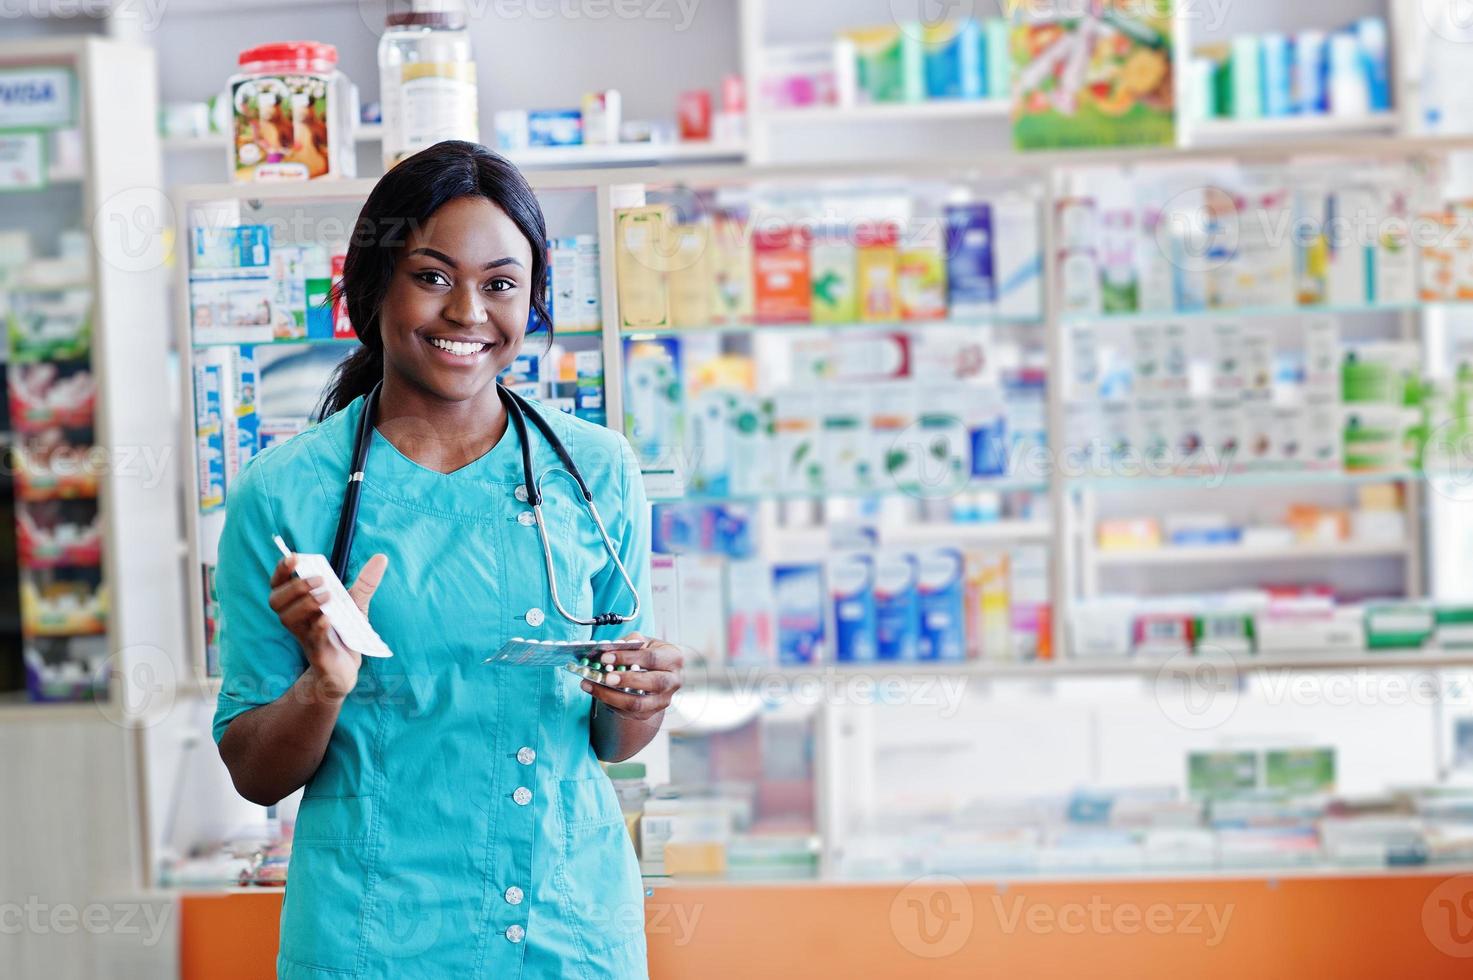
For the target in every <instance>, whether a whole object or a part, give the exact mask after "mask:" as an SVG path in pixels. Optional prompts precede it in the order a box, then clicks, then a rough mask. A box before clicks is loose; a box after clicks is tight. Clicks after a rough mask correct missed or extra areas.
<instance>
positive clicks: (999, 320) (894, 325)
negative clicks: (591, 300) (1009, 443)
mask: <svg viewBox="0 0 1473 980" xmlns="http://www.w3.org/2000/svg"><path fill="white" fill-rule="evenodd" d="M1042 325H1043V317H1042V316H1041V315H1040V316H1027V317H1007V316H981V317H972V316H956V317H943V318H941V319H936V320H865V321H855V322H848V323H708V324H698V325H694V326H678V327H673V326H672V327H655V328H650V327H624V328H622V329H621V330H620V331H619V333H620V335H622V336H625V337H678V336H681V335H701V334H715V335H718V336H746V335H748V334H751V335H760V334H767V335H783V336H801V335H803V334H812V333H830V332H840V331H842V332H845V333H848V332H852V331H869V332H879V333H895V332H896V331H903V330H933V329H947V328H950V329H964V330H966V329H978V328H986V327H1041V326H1042Z"/></svg>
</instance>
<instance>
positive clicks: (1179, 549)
mask: <svg viewBox="0 0 1473 980" xmlns="http://www.w3.org/2000/svg"><path fill="white" fill-rule="evenodd" d="M1410 547H1411V546H1410V545H1409V544H1408V543H1407V542H1405V541H1333V542H1323V543H1315V544H1290V545H1282V546H1276V547H1262V546H1256V545H1241V544H1224V545H1189V546H1188V545H1175V546H1173V545H1166V546H1162V547H1160V548H1129V549H1126V548H1120V549H1101V550H1100V551H1098V552H1096V553H1095V556H1094V561H1095V564H1097V565H1131V566H1164V565H1199V564H1205V563H1211V562H1250V563H1251V562H1270V561H1271V562H1278V561H1297V560H1304V559H1313V560H1319V561H1338V560H1340V559H1346V558H1391V557H1396V558H1404V557H1406V555H1407V553H1408V552H1409V551H1410Z"/></svg>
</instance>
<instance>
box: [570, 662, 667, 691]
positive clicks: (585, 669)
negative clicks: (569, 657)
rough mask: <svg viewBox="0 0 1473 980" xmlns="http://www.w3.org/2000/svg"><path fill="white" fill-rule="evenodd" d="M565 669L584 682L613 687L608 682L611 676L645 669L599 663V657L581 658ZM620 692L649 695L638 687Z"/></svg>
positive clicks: (626, 688)
mask: <svg viewBox="0 0 1473 980" xmlns="http://www.w3.org/2000/svg"><path fill="white" fill-rule="evenodd" d="M565 669H566V670H568V671H570V672H571V673H574V674H577V675H578V676H579V677H582V678H583V679H584V680H588V681H592V682H593V683H595V684H605V685H608V686H610V687H613V686H614V685H613V684H610V683H609V680H608V675H609V674H618V673H624V672H628V671H637V670H642V669H643V668H640V667H633V666H630V665H628V664H618V665H615V664H604V663H599V661H598V658H597V657H579V658H578V659H577V660H575V661H574V662H573V663H570V664H567V665H566V667H565ZM618 690H620V691H623V692H624V693H625V694H645V693H648V692H646V691H641V690H640V689H639V688H637V687H621V688H618Z"/></svg>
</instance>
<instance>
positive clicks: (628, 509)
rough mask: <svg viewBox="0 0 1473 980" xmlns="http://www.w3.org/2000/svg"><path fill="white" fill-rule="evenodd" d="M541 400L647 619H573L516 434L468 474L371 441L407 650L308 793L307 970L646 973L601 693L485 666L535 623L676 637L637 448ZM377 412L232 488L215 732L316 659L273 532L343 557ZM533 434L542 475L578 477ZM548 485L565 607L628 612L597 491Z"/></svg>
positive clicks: (373, 538) (377, 511) (288, 445)
mask: <svg viewBox="0 0 1473 980" xmlns="http://www.w3.org/2000/svg"><path fill="white" fill-rule="evenodd" d="M535 407H536V410H537V411H538V412H540V413H541V415H542V416H543V417H544V418H545V419H547V420H548V422H549V423H551V425H552V426H553V428H554V431H555V432H557V433H558V435H559V436H560V437H561V439H562V440H563V443H564V444H565V445H566V446H567V448H568V452H569V454H570V455H571V456H572V458H573V460H574V462H576V463H577V464H578V467H579V469H580V470H581V471H582V473H583V476H584V479H585V480H586V481H587V483H588V486H589V489H590V490H592V491H593V494H594V500H595V502H596V503H597V505H598V508H599V512H600V513H601V514H602V515H603V518H604V520H605V521H606V522H607V524H608V530H609V535H610V537H611V538H612V539H613V541H614V544H615V547H616V549H617V550H618V553H619V556H620V558H621V559H622V560H623V562H624V564H625V566H626V567H627V568H628V570H629V574H630V577H631V578H632V579H633V580H634V584H635V588H636V589H637V590H638V592H639V596H640V615H639V617H638V618H637V619H635V620H633V621H632V622H629V623H627V624H624V625H620V626H610V627H603V626H601V627H597V628H589V627H586V626H576V625H574V624H572V623H570V622H568V621H567V620H566V619H564V618H563V617H562V616H561V615H559V614H558V612H557V610H556V608H555V607H554V606H553V602H552V594H551V592H550V591H549V589H548V584H547V573H546V571H545V569H544V565H543V557H542V548H541V543H540V541H539V538H538V534H537V528H536V525H535V524H534V523H533V522H532V520H531V516H532V515H531V507H530V506H529V505H528V504H526V503H525V502H523V501H522V500H521V499H520V496H522V495H521V494H520V493H519V490H520V488H521V486H522V480H523V471H522V457H521V447H520V442H519V440H518V438H517V435H516V430H515V429H514V428H513V427H511V426H510V425H509V426H508V427H507V430H506V433H505V434H504V435H503V436H502V438H501V439H500V440H499V441H498V442H497V444H496V445H495V446H494V447H493V448H492V449H491V450H490V451H489V452H488V453H486V454H485V455H484V456H482V457H481V458H480V459H477V460H475V461H474V462H472V463H470V464H468V465H466V466H465V467H463V468H461V469H459V470H456V471H455V472H453V473H438V472H435V471H433V470H430V469H426V468H425V467H423V466H420V465H419V464H417V463H415V462H413V461H412V460H410V459H409V458H408V457H406V456H404V455H403V454H401V453H400V452H399V451H398V450H396V449H395V448H394V446H393V445H392V444H391V443H389V442H388V441H387V440H386V439H384V438H383V436H381V435H379V434H378V433H377V432H375V433H374V434H373V443H372V446H371V447H370V450H369V454H368V465H367V471H366V474H365V477H364V483H363V496H362V503H361V505H360V509H359V512H358V523H357V528H358V531H357V538H356V540H355V542H354V546H353V553H352V555H350V556H349V562H348V578H347V582H346V584H349V585H351V584H352V581H353V579H354V578H356V577H357V575H358V572H359V570H360V569H361V568H362V567H363V565H364V563H365V562H366V561H367V560H368V559H369V558H370V557H371V556H372V555H374V554H376V553H379V552H382V553H384V554H386V555H388V557H389V567H388V571H387V573H386V574H385V576H384V579H383V582H382V583H381V584H380V586H379V589H378V592H377V593H376V594H375V595H374V598H373V602H372V605H371V607H370V611H369V619H370V621H371V622H372V623H373V626H374V628H375V629H376V630H377V631H378V633H379V635H380V636H382V637H383V639H384V641H385V642H386V643H387V644H388V646H389V648H390V649H391V650H393V652H394V656H393V657H391V658H387V659H375V658H368V657H365V658H364V659H363V665H362V668H361V670H360V673H359V677H358V686H357V689H356V690H355V691H354V692H353V693H352V694H351V695H349V697H348V699H347V700H346V701H345V703H344V704H343V707H342V713H341V716H340V717H339V719H338V723H337V727H336V728H335V729H334V730H333V733H332V737H331V740H330V742H329V743H328V747H327V754H326V756H325V757H324V758H323V760H322V765H321V766H320V767H319V768H318V770H317V772H316V774H314V775H313V777H312V779H311V781H310V782H309V783H308V784H307V787H306V792H305V794H304V797H303V800H302V805H301V810H300V811H299V813H298V815H297V822H296V831H295V837H294V841H293V846H292V858H291V867H290V872H289V875H288V881H287V887H286V898H285V902H284V904H283V907H282V914H281V946H280V953H279V957H278V961H277V971H278V975H279V976H280V977H282V978H286V980H308V978H311V980H343V978H346V977H365V978H383V980H415V978H420V977H424V978H435V980H446V978H455V980H471V978H487V980H492V978H494V980H512V978H517V977H526V978H534V977H579V978H594V977H600V978H602V977H619V978H626V977H645V976H647V967H646V956H645V938H644V894H643V889H642V885H641V882H640V876H639V867H638V863H637V861H636V859H635V856H634V850H633V846H632V844H631V842H630V840H629V835H628V833H627V832H626V830H625V826H624V821H623V818H622V815H621V814H620V811H619V804H618V800H617V798H616V796H615V794H614V790H613V787H612V785H611V783H610V782H609V780H608V778H607V777H606V776H605V775H604V773H603V771H602V770H601V769H600V767H599V764H598V760H597V759H596V758H595V756H594V754H593V749H592V747H591V746H590V744H589V713H590V710H591V707H592V704H593V700H592V698H591V696H590V695H588V694H586V693H584V692H583V691H582V690H581V689H580V688H579V684H580V683H581V679H580V678H579V677H577V676H575V675H573V674H572V673H570V672H568V671H566V670H563V669H561V668H556V667H536V668H531V667H504V666H491V665H486V664H483V663H482V661H483V660H485V659H486V657H488V656H489V655H490V654H491V653H493V652H494V651H495V650H497V649H498V648H499V647H500V646H501V645H502V643H503V642H504V641H506V640H507V639H508V638H510V637H513V636H525V637H534V638H539V639H586V638H588V637H589V636H590V635H591V636H594V637H598V638H609V639H612V638H615V637H618V636H622V635H623V634H625V633H628V632H631V631H638V632H641V633H644V634H646V635H651V636H653V635H655V628H654V622H653V615H652V602H651V599H650V561H649V549H650V535H649V516H648V508H647V505H646V499H645V493H644V485H643V482H642V481H641V478H640V474H639V468H638V465H637V463H636V461H635V458H634V454H633V452H632V450H631V449H630V447H629V443H628V442H627V441H626V440H625V439H624V437H623V436H621V435H619V434H618V433H616V432H613V431H612V430H609V429H605V428H602V427H600V426H597V425H593V424H590V423H587V422H583V421H581V420H578V419H574V418H572V417H571V416H568V415H566V414H564V413H562V412H558V411H554V410H552V409H549V408H546V407H543V406H540V405H538V406H535ZM362 411H363V399H362V398H359V399H358V400H356V401H354V402H353V403H352V404H350V405H349V406H348V407H347V408H345V409H344V410H342V411H340V412H338V413H337V414H336V415H333V416H332V417H330V418H328V419H326V420H324V421H323V422H321V423H319V424H318V425H315V426H313V427H312V428H310V429H308V430H307V431H305V432H303V433H301V434H300V435H298V436H296V437H295V438H293V439H290V440H288V441H287V442H285V443H283V444H281V445H278V446H273V447H271V448H269V449H267V450H266V451H264V452H262V453H261V454H260V455H259V456H257V457H256V458H255V459H253V460H252V461H251V462H250V464H249V465H247V466H246V467H245V468H244V469H242V471H241V474H240V476H239V478H238V479H237V480H236V481H235V482H234V483H232V485H231V487H230V500H229V509H228V511H227V516H226V520H225V530H224V534H223V536H222V538H221V540H220V560H219V570H218V578H217V582H218V588H219V596H220V620H221V622H220V664H221V670H222V673H223V675H224V676H223V680H222V684H221V690H220V697H219V703H218V705H217V707H216V712H215V725H214V736H215V739H216V741H219V739H220V738H221V737H222V736H223V735H224V733H225V729H226V727H227V726H228V725H229V723H230V721H231V719H233V718H235V717H236V716H237V715H239V714H241V713H242V712H245V711H249V710H250V709H251V708H254V707H256V706H258V705H263V704H268V703H270V702H271V701H274V700H276V699H277V698H278V697H280V696H281V695H282V694H283V693H285V692H286V690H287V689H288V688H289V687H291V685H292V684H293V683H294V682H295V681H296V679H297V678H298V677H299V676H300V675H301V673H302V672H303V671H304V670H305V669H306V659H305V657H304V655H303V653H302V649H301V646H300V645H299V644H298V643H297V641H296V639H295V638H294V637H293V636H292V635H291V634H290V633H289V632H288V631H287V630H286V628H285V627H283V626H282V625H281V622H280V620H278V619H277V616H276V614H275V613H274V612H273V611H272V610H271V608H270V606H269V605H268V603H267V599H268V594H269V591H270V588H269V582H270V578H271V574H272V571H273V569H274V568H275V566H276V564H277V562H278V561H279V560H280V558H281V555H280V553H279V552H278V551H277V549H276V548H275V546H274V545H273V544H272V540H271V538H272V535H273V534H281V535H282V537H283V538H285V539H286V542H287V544H288V545H289V546H290V547H292V548H293V549H294V550H296V551H301V552H320V553H323V554H326V553H327V552H328V551H329V550H330V549H331V545H332V540H333V534H334V532H335V530H336V527H337V520H338V512H339V510H340V508H341V502H342V498H343V490H344V487H345V485H346V482H347V478H348V471H349V462H348V461H349V454H350V453H351V450H352V444H353V438H354V434H355V433H356V432H357V429H358V422H359V419H360V417H361V414H362ZM528 428H529V435H528V438H529V439H530V440H531V442H532V459H533V467H534V472H535V473H536V474H537V476H539V477H541V476H542V475H543V474H544V473H546V472H547V471H549V470H554V469H561V463H560V462H559V461H558V459H557V458H556V455H555V454H554V453H553V451H552V449H551V447H550V446H548V444H547V442H546V441H545V440H544V439H542V438H541V436H540V435H539V434H538V433H537V431H536V429H535V428H533V427H532V426H531V425H530V423H529V427H528ZM542 492H543V495H544V503H543V516H544V518H545V520H546V522H547V534H548V538H549V541H550V543H551V545H552V551H553V559H554V565H555V568H556V574H557V585H558V596H559V598H560V599H561V600H562V603H563V606H564V607H565V608H567V609H568V610H569V611H570V612H572V613H573V614H574V615H576V616H578V617H580V618H584V619H588V618H592V615H593V614H594V613H596V612H610V611H612V612H619V613H627V612H629V610H630V608H631V605H632V602H633V596H632V595H630V593H629V591H628V589H627V588H626V587H625V586H624V584H623V580H622V578H621V577H620V576H619V573H618V570H617V569H616V568H615V566H614V563H613V561H612V560H610V559H609V556H608V554H607V552H606V551H605V549H604V546H603V543H602V541H601V539H600V538H599V535H598V530H597V528H596V526H595V525H594V523H593V521H592V520H591V519H590V517H589V516H588V513H587V511H586V509H585V508H584V506H583V504H582V501H581V499H580V498H579V496H578V493H577V487H576V485H575V484H574V483H573V481H572V480H571V479H568V478H566V477H564V476H561V475H557V474H554V475H548V476H547V477H546V479H544V480H543V482H542ZM600 710H603V711H606V710H609V709H607V708H600Z"/></svg>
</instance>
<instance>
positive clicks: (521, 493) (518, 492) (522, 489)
mask: <svg viewBox="0 0 1473 980" xmlns="http://www.w3.org/2000/svg"><path fill="white" fill-rule="evenodd" d="M511 495H512V496H513V497H516V498H517V499H518V500H520V501H521V502H522V503H524V504H525V503H526V502H527V485H526V484H525V483H523V484H518V485H517V488H516V489H515V490H513V491H512V492H511Z"/></svg>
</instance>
